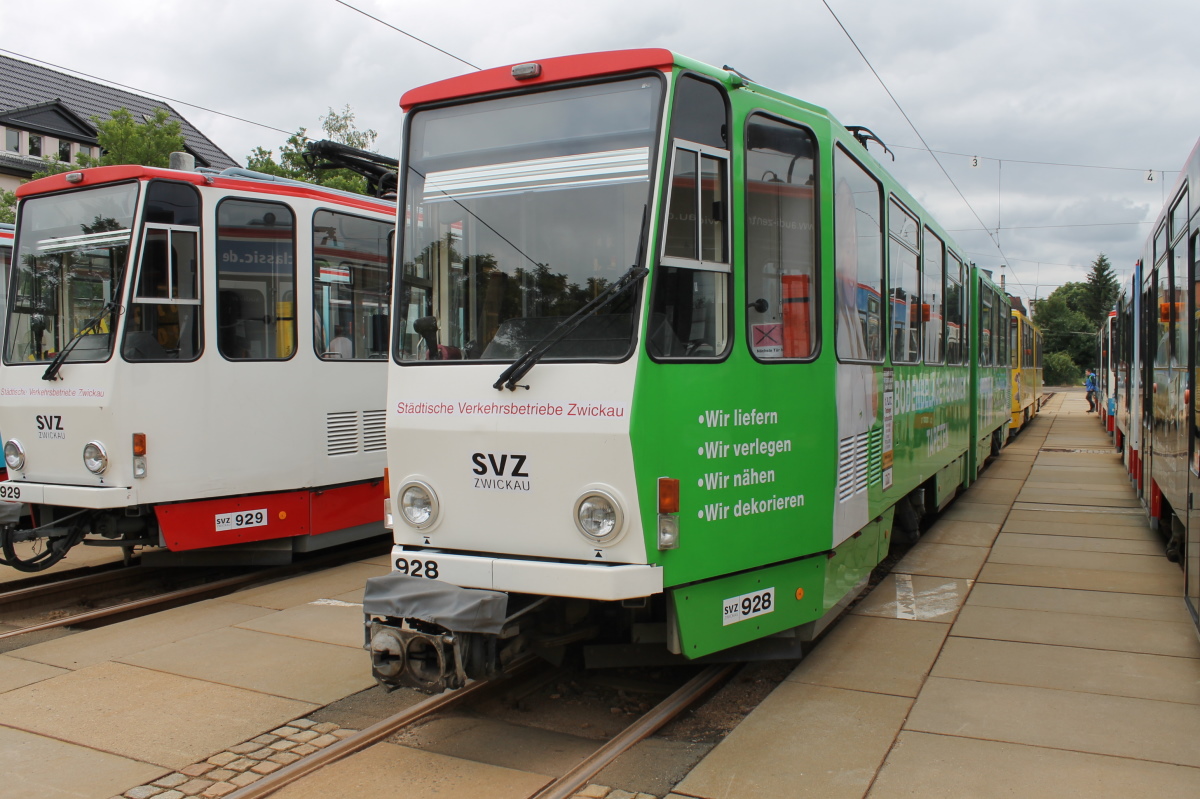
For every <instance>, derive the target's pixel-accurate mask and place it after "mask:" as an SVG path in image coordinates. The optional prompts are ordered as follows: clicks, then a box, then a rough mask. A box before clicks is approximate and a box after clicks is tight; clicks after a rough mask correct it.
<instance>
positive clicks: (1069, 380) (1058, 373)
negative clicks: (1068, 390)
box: [1042, 352, 1080, 386]
mask: <svg viewBox="0 0 1200 799" xmlns="http://www.w3.org/2000/svg"><path fill="white" fill-rule="evenodd" d="M1042 368H1043V369H1044V370H1045V371H1044V372H1043V374H1042V383H1043V384H1044V385H1047V386H1077V385H1079V380H1080V370H1079V367H1078V366H1076V365H1075V361H1073V360H1071V356H1070V355H1068V354H1067V353H1065V352H1049V353H1046V355H1045V356H1044V357H1043V358H1042Z"/></svg>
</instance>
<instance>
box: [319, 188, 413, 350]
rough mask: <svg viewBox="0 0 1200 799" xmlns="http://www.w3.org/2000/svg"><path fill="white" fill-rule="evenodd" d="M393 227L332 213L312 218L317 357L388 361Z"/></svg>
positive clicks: (348, 215) (375, 221)
mask: <svg viewBox="0 0 1200 799" xmlns="http://www.w3.org/2000/svg"><path fill="white" fill-rule="evenodd" d="M393 229H394V228H393V226H392V225H388V224H385V223H383V222H379V221H377V220H373V219H365V218H363V217H358V216H352V215H350V214H343V213H337V212H333V211H317V212H316V213H315V214H314V215H313V276H312V279H313V346H314V348H315V350H316V353H317V355H318V357H320V358H322V359H325V360H334V361H351V360H370V359H380V358H384V357H386V355H387V326H388V296H389V293H390V283H389V264H390V262H391V258H390V253H391V241H392V235H393Z"/></svg>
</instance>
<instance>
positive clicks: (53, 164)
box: [29, 155, 79, 180]
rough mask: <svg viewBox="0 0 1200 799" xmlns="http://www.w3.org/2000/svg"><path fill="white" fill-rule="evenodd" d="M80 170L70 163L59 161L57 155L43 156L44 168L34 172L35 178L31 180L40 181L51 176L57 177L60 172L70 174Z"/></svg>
mask: <svg viewBox="0 0 1200 799" xmlns="http://www.w3.org/2000/svg"><path fill="white" fill-rule="evenodd" d="M78 168H79V167H77V166H72V165H71V162H69V161H60V160H58V156H57V155H43V156H42V168H41V169H39V170H38V171H37V172H34V173H33V176H32V177H30V178H29V179H30V180H40V179H41V178H48V177H50V176H51V175H57V174H58V173H60V172H70V171H71V170H72V169H78Z"/></svg>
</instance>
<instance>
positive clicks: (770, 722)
mask: <svg viewBox="0 0 1200 799" xmlns="http://www.w3.org/2000/svg"><path fill="white" fill-rule="evenodd" d="M939 626H940V625H939ZM911 701H912V700H910V699H907V698H904V697H897V696H888V695H885V694H878V693H869V692H865V691H847V690H845V689H841V688H828V687H825V686H821V685H808V684H805V683H800V682H794V681H787V682H784V683H783V684H781V685H780V686H779V687H778V688H776V689H775V691H773V692H772V693H771V695H770V696H769V697H767V699H766V700H765V701H764V702H763V703H762V704H760V705H759V706H758V707H757V708H755V709H754V710H753V711H752V712H751V713H750V715H749V716H747V717H746V719H745V720H744V721H743V722H742V723H741V724H740V725H738V726H737V728H735V729H734V730H733V732H731V733H730V734H729V736H728V737H726V738H725V739H724V740H723V741H722V742H721V743H720V744H719V745H718V746H717V747H716V749H714V750H713V751H712V752H711V753H709V755H708V756H707V757H706V758H704V760H702V761H700V764H699V765H698V766H696V768H695V769H693V770H692V772H691V773H690V774H688V776H687V777H686V778H685V779H684V780H683V782H681V783H680V784H679V785H677V786H676V787H675V791H676V792H677V793H680V794H683V795H685V796H689V797H699V798H700V799H726V798H727V797H733V796H736V797H738V799H779V797H784V796H795V795H796V786H798V785H802V786H804V790H805V792H806V793H807V794H808V795H809V796H819V797H823V798H827V799H841V798H842V797H847V799H849V797H861V796H862V795H863V794H864V793H865V792H866V790H867V787H868V786H869V785H870V784H871V781H872V780H873V779H874V777H875V772H876V770H877V769H878V768H879V764H880V763H882V762H883V759H884V757H885V756H886V754H887V751H888V749H890V748H891V745H892V742H893V741H894V740H895V737H896V734H897V733H898V732H899V730H900V727H901V725H902V724H903V723H904V718H905V716H906V715H907V714H908V711H909V707H910V705H911Z"/></svg>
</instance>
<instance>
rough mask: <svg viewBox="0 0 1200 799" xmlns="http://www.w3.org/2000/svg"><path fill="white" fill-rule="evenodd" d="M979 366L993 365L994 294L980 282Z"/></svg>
mask: <svg viewBox="0 0 1200 799" xmlns="http://www.w3.org/2000/svg"><path fill="white" fill-rule="evenodd" d="M979 289H980V291H979V303H980V305H979V365H980V366H991V365H992V330H993V328H994V327H995V322H994V320H993V314H992V292H991V290H990V289H988V288H987V287H986V286H984V285H983V284H982V281H981V282H980V286H979Z"/></svg>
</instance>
